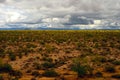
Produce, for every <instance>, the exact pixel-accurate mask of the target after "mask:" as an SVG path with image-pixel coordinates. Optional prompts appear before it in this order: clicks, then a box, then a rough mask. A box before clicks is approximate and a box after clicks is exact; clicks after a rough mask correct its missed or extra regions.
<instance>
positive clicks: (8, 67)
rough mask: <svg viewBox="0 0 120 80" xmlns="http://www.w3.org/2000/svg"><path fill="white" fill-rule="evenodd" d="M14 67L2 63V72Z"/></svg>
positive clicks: (9, 70)
mask: <svg viewBox="0 0 120 80" xmlns="http://www.w3.org/2000/svg"><path fill="white" fill-rule="evenodd" d="M12 70H13V69H12V66H11V65H9V64H7V63H6V64H0V72H11V71H12Z"/></svg>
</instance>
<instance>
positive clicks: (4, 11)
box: [0, 0, 120, 28]
mask: <svg viewBox="0 0 120 80" xmlns="http://www.w3.org/2000/svg"><path fill="white" fill-rule="evenodd" d="M119 13H120V0H64V1H63V0H0V25H6V24H17V25H18V26H19V25H20V26H21V25H23V26H24V27H57V28H58V27H70V28H71V27H73V28H74V27H75V28H76V26H77V25H83V22H84V21H86V22H84V23H90V24H87V25H88V26H89V28H93V25H94V24H92V21H93V22H95V24H97V25H101V26H103V25H104V24H103V23H102V24H101V22H100V21H101V20H103V19H104V20H106V21H107V22H108V26H109V25H112V26H114V25H116V24H119V21H118V20H120V17H119ZM79 18H80V19H81V20H80V19H79ZM111 19H112V21H110V22H112V24H109V20H111ZM74 20H76V21H74ZM95 20H98V21H97V22H96V21H95ZM77 21H78V22H77ZM79 21H80V22H79ZM81 21H83V22H81ZM116 22H117V23H116ZM66 23H69V24H70V25H69V26H68V25H65V24H66ZM73 25H74V26H73ZM91 25H92V27H91ZM105 25H106V23H105ZM117 26H118V25H117ZM4 27H6V26H4ZM11 27H12V26H11ZM15 27H17V26H15ZM83 28H86V27H83ZM94 28H97V27H96V26H94ZM101 28H108V27H101Z"/></svg>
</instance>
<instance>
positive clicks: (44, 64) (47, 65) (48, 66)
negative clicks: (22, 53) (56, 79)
mask: <svg viewBox="0 0 120 80" xmlns="http://www.w3.org/2000/svg"><path fill="white" fill-rule="evenodd" d="M42 66H43V67H44V68H53V67H54V66H55V65H54V64H53V63H50V62H44V63H43V64H42Z"/></svg>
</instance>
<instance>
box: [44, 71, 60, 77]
mask: <svg viewBox="0 0 120 80" xmlns="http://www.w3.org/2000/svg"><path fill="white" fill-rule="evenodd" d="M42 75H43V76H46V77H56V76H58V73H57V72H56V71H54V70H47V71H45V72H44V73H43V74H42Z"/></svg>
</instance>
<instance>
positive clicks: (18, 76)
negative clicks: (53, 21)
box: [0, 30, 120, 80]
mask: <svg viewBox="0 0 120 80" xmlns="http://www.w3.org/2000/svg"><path fill="white" fill-rule="evenodd" d="M0 80H120V30H76V31H74V30H62V31H59V30H58V31H57V30H53V31H52V30H51V31H50V30H46V31H32V30H29V31H27V30H23V31H0Z"/></svg>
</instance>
